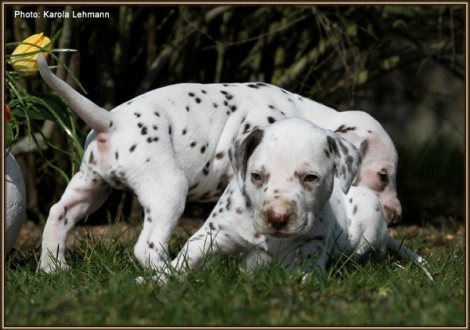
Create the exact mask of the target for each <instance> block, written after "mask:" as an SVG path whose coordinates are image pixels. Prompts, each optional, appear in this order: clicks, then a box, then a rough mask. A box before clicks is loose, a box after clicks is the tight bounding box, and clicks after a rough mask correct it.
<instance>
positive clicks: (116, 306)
mask: <svg viewBox="0 0 470 330" xmlns="http://www.w3.org/2000/svg"><path fill="white" fill-rule="evenodd" d="M404 230H406V229H401V231H400V230H399V231H398V234H399V235H397V236H398V237H399V238H403V237H406V240H405V243H406V244H408V245H409V246H412V247H413V248H415V249H418V250H420V251H421V247H422V248H423V251H429V252H430V253H428V255H427V257H428V262H429V266H428V268H429V270H430V271H431V273H432V274H433V275H434V276H435V281H434V282H433V283H431V282H430V281H429V280H428V279H427V277H426V276H425V274H424V273H423V272H422V271H421V270H420V269H419V268H418V267H417V266H416V265H414V264H413V263H411V262H409V261H407V260H399V259H398V257H397V256H395V255H391V254H377V255H375V256H373V258H371V260H369V261H367V262H365V263H363V264H355V263H353V262H348V263H344V262H343V261H339V262H336V263H333V264H331V265H330V267H329V268H328V272H327V274H326V277H325V280H324V281H323V282H320V283H317V282H315V281H313V280H311V281H307V282H306V283H303V284H302V283H301V282H300V274H299V271H298V270H296V271H294V272H293V273H291V274H289V273H287V272H286V271H285V270H284V269H283V268H281V267H279V266H276V265H273V266H272V267H269V268H264V269H260V270H258V271H256V273H255V274H254V275H253V276H248V275H247V274H245V273H244V272H243V271H241V270H240V269H239V268H238V266H237V265H236V264H235V263H234V262H233V261H232V260H229V259H222V260H215V259H212V260H208V261H207V264H205V266H204V267H203V268H202V269H201V270H200V271H199V272H197V273H190V274H188V275H187V276H186V277H183V278H181V279H180V280H176V279H174V280H171V281H170V282H169V283H167V284H166V285H159V284H157V283H155V282H151V283H147V284H144V285H139V284H137V283H136V282H135V278H136V277H138V276H140V275H144V276H149V275H150V274H149V272H148V271H143V270H142V269H141V268H140V267H139V266H138V265H137V263H136V261H135V259H134V257H133V253H132V244H131V243H133V242H124V241H122V240H114V241H104V240H103V241H86V242H85V241H84V243H83V244H81V245H80V246H79V247H76V248H75V249H74V250H71V251H70V252H69V253H68V256H67V257H68V261H69V262H70V264H71V266H72V267H73V270H72V271H70V272H60V273H58V274H54V275H46V274H44V273H42V272H39V273H36V266H37V263H36V260H37V258H38V250H37V249H34V248H24V249H22V250H20V252H19V253H18V252H16V253H13V254H12V255H11V256H10V258H9V259H8V260H7V264H6V267H5V268H6V269H5V306H4V320H5V326H105V325H106V326H140V325H145V326H170V325H174V326H191V325H193V326H195V325H199V326H205V325H213V326H215V325H220V326H242V325H245V326H246V325H252V326H255V325H257V326H262V325H266V326H269V325H276V326H281V325H299V326H301V325H302V326H308V325H311V326H320V325H322V326H327V325H328V326H333V325H335V326H347V325H354V326H366V325H368V326H370V325H387V326H423V325H427V326H431V325H441V326H442V325H446V326H450V325H452V326H462V325H464V322H465V310H466V308H465V251H464V246H463V237H462V236H463V235H462V232H461V233H460V237H458V238H457V239H453V240H451V241H445V242H444V241H442V240H441V241H439V240H436V241H435V242H439V244H437V245H435V246H434V247H433V246H430V245H429V237H430V236H432V235H441V236H442V237H445V235H450V234H449V233H442V232H439V231H438V230H436V231H433V230H432V229H428V230H427V231H425V232H423V231H422V230H421V229H417V230H415V231H414V232H412V233H411V234H410V233H409V232H408V233H405V234H404V232H403V231H404ZM420 233H421V234H420ZM410 236H411V237H410ZM181 241H183V240H182V239H181ZM443 242H444V243H443ZM178 244H179V243H178ZM174 249H175V248H174Z"/></svg>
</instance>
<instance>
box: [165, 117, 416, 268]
mask: <svg viewBox="0 0 470 330" xmlns="http://www.w3.org/2000/svg"><path fill="white" fill-rule="evenodd" d="M229 156H230V160H231V163H232V166H233V168H234V171H235V173H236V177H237V179H236V180H235V179H234V180H232V181H231V182H230V184H229V186H228V188H227V189H226V190H225V192H224V194H223V195H222V197H221V198H220V200H219V201H218V203H217V205H216V207H215V208H214V210H213V211H212V213H211V215H210V216H209V218H208V220H207V221H206V222H205V223H204V225H203V227H202V228H201V229H200V230H199V231H197V232H196V233H195V234H194V235H193V236H192V237H191V238H190V239H189V240H188V242H187V243H186V245H185V246H184V247H183V249H182V250H181V252H180V253H179V255H178V256H177V257H176V259H175V260H173V262H172V267H173V268H174V269H175V270H176V271H177V272H181V271H184V270H187V269H188V268H189V269H193V270H195V269H198V268H199V267H200V266H201V264H202V263H203V260H204V257H205V256H206V255H208V254H225V255H228V254H239V253H242V255H244V256H245V258H246V261H247V267H248V268H249V269H252V268H254V267H256V266H257V265H259V264H260V263H266V262H270V261H273V260H282V262H283V264H284V265H285V266H289V267H292V266H294V265H299V264H301V265H302V266H303V267H305V268H304V270H305V274H310V273H311V272H312V271H318V272H319V273H322V272H323V271H324V269H325V264H326V262H327V261H328V259H329V258H330V257H334V256H335V255H337V252H338V251H339V252H341V253H346V254H354V255H356V256H362V255H364V254H366V253H367V252H369V251H371V250H378V249H381V248H383V247H385V246H387V247H390V248H392V249H394V250H396V251H399V252H401V253H404V254H407V255H409V256H410V257H412V258H413V259H414V260H416V261H417V262H422V261H423V259H422V258H421V257H420V256H419V255H418V254H416V253H415V252H413V251H411V250H410V249H408V248H407V247H405V246H403V245H401V244H400V243H398V242H397V241H396V240H394V239H393V238H391V237H390V236H389V235H388V231H387V224H386V221H385V219H384V215H383V212H382V209H381V207H380V201H379V199H378V198H377V196H376V195H375V194H374V193H373V192H372V191H371V190H370V189H368V188H364V187H351V184H352V182H353V181H354V179H355V177H356V175H357V173H358V170H359V167H360V162H361V155H360V153H359V151H358V150H357V149H356V148H355V147H354V146H353V145H352V144H350V143H349V142H347V141H346V140H344V139H342V138H341V137H339V136H338V135H337V134H335V133H333V132H332V131H329V130H324V129H322V128H320V127H318V126H316V125H314V124H313V123H311V122H309V121H307V120H304V119H301V118H295V117H294V118H289V119H284V120H279V121H277V122H276V123H274V124H272V125H270V126H265V127H262V128H257V129H255V130H253V131H252V132H251V133H249V134H245V135H244V136H242V137H241V138H239V139H238V140H237V141H236V142H235V143H234V145H233V146H232V147H231V148H230V151H229Z"/></svg>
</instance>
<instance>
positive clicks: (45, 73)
mask: <svg viewBox="0 0 470 330" xmlns="http://www.w3.org/2000/svg"><path fill="white" fill-rule="evenodd" d="M38 66H39V72H40V73H41V76H42V78H43V79H44V81H45V82H46V83H47V84H48V85H49V86H50V87H51V88H52V89H53V90H54V91H56V93H57V94H59V95H60V96H61V97H62V98H64V99H65V101H66V102H67V103H68V104H69V105H70V107H71V108H72V110H73V111H75V112H76V113H77V115H78V116H79V117H80V118H81V119H83V121H84V122H85V123H86V124H87V125H88V126H90V127H91V128H93V129H94V130H95V131H97V132H106V131H108V130H109V127H110V126H111V122H112V114H111V113H110V112H109V111H107V110H105V109H103V108H101V107H99V106H97V105H96V104H95V103H93V102H92V101H90V100H89V99H87V98H86V97H84V96H83V95H81V94H80V93H78V92H77V91H76V90H74V89H73V88H72V87H70V86H69V85H68V84H67V83H66V82H65V81H63V80H61V79H60V78H58V77H57V76H56V75H55V74H53V73H52V71H51V70H50V69H49V67H48V65H47V62H46V59H45V58H44V56H43V55H42V54H38Z"/></svg>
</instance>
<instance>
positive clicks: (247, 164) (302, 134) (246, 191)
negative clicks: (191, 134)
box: [229, 118, 361, 238]
mask: <svg viewBox="0 0 470 330" xmlns="http://www.w3.org/2000/svg"><path fill="white" fill-rule="evenodd" d="M229 157H230V160H231V163H232V166H233V168H234V171H235V173H236V176H237V180H238V183H239V186H240V190H241V192H242V195H243V196H244V198H245V204H246V207H247V209H248V211H249V212H250V213H251V214H252V216H253V225H254V228H255V230H256V231H257V232H258V233H260V234H265V235H271V236H274V237H279V238H282V237H292V236H297V235H302V234H304V233H307V232H308V231H309V230H310V229H311V228H312V226H313V224H314V222H315V219H316V217H317V215H318V213H319V212H320V211H321V209H322V208H323V206H324V205H325V203H326V202H327V201H328V199H329V198H330V196H331V193H332V191H333V181H334V179H335V177H336V178H337V179H338V180H339V181H340V184H341V188H342V190H343V191H344V192H345V193H346V192H347V191H348V190H349V187H350V186H351V184H352V182H353V180H354V178H355V176H356V174H357V171H358V169H359V165H360V160H361V157H360V154H359V151H358V150H357V149H356V148H355V147H354V146H353V145H352V144H350V143H349V142H347V141H345V140H343V139H341V138H340V137H339V136H337V135H336V134H335V133H333V132H331V131H328V130H324V129H322V128H320V127H318V126H316V125H314V124H313V123H311V122H309V121H307V120H304V119H301V118H288V119H283V120H279V121H277V122H275V123H274V124H272V125H269V126H265V127H261V128H255V129H254V130H252V131H251V132H249V133H247V134H245V135H243V136H241V137H240V138H239V139H238V140H236V141H235V142H234V144H233V145H232V147H231V148H230V150H229Z"/></svg>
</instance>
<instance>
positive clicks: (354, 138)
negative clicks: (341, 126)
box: [335, 131, 369, 158]
mask: <svg viewBox="0 0 470 330" xmlns="http://www.w3.org/2000/svg"><path fill="white" fill-rule="evenodd" d="M335 133H336V134H338V135H339V136H341V137H342V138H343V139H345V140H346V141H349V142H350V143H352V145H353V146H355V147H356V148H357V149H358V150H359V151H360V153H361V155H362V158H364V155H365V154H366V153H367V151H368V150H369V141H368V140H367V139H366V138H365V137H361V136H359V135H357V134H356V133H354V132H353V131H345V132H343V131H336V132H335Z"/></svg>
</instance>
